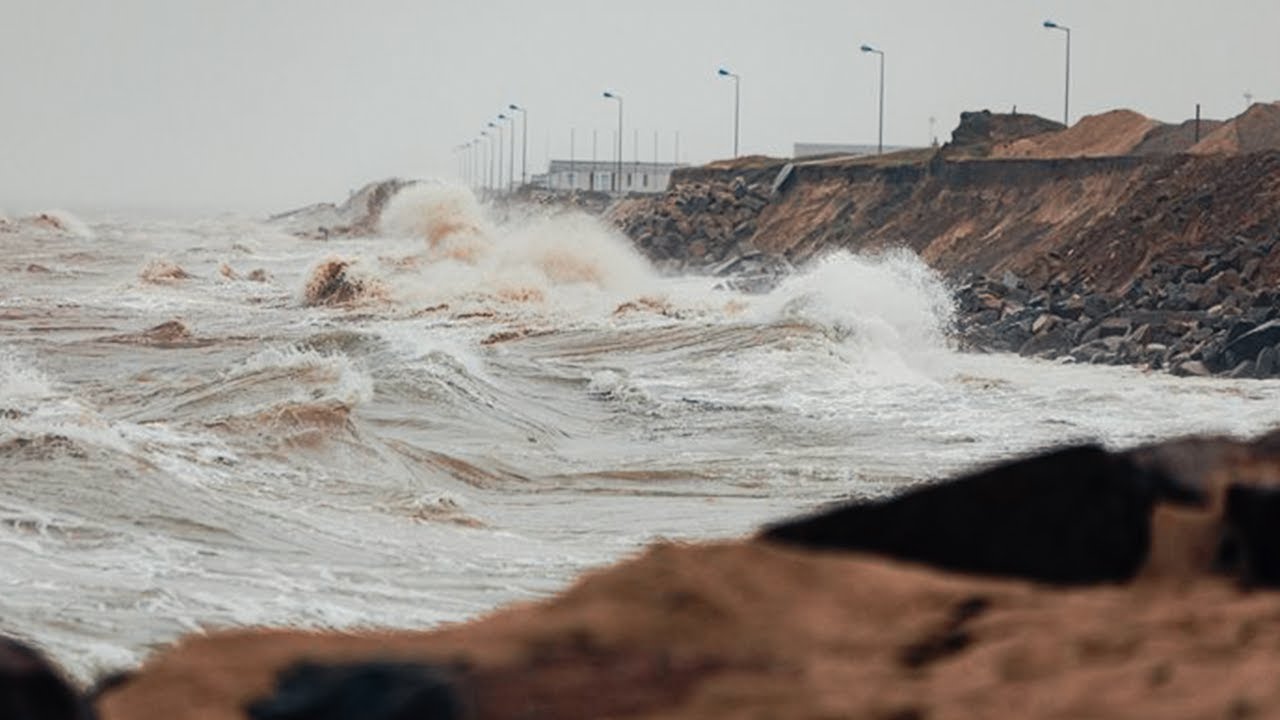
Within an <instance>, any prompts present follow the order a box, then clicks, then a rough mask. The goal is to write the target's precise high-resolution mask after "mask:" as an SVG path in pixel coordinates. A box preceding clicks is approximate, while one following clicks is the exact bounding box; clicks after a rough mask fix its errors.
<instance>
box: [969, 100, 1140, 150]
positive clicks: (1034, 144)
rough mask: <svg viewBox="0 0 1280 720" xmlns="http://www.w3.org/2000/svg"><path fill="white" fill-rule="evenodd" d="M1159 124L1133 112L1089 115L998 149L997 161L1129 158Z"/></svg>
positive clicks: (999, 146) (1115, 111) (1004, 144)
mask: <svg viewBox="0 0 1280 720" xmlns="http://www.w3.org/2000/svg"><path fill="white" fill-rule="evenodd" d="M1159 125H1160V124H1159V123H1158V122H1156V121H1155V120H1152V119H1151V118H1149V117H1147V116H1145V115H1142V114H1140V113H1136V112H1133V111H1132V110H1112V111H1111V112H1107V113H1103V114H1101V115H1088V116H1086V117H1085V118H1084V119H1082V120H1081V121H1080V122H1078V123H1076V124H1075V125H1072V126H1071V127H1069V128H1067V129H1066V130H1062V131H1059V132H1055V133H1048V134H1045V135H1039V136H1035V137H1029V138H1023V139H1020V140H1014V141H1013V142H1009V143H1001V144H999V145H996V146H995V148H993V149H992V151H991V156H992V157H998V158H1069V157H1108V156H1114V155H1129V154H1132V153H1133V150H1134V148H1136V147H1138V146H1139V145H1141V144H1142V141H1143V140H1144V139H1145V138H1146V137H1147V134H1148V133H1150V132H1151V131H1152V130H1154V129H1156V128H1157V127H1159Z"/></svg>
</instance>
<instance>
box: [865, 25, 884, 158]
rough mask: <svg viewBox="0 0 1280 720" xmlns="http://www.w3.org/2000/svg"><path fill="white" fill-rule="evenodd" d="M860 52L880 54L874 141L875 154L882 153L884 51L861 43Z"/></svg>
mask: <svg viewBox="0 0 1280 720" xmlns="http://www.w3.org/2000/svg"><path fill="white" fill-rule="evenodd" d="M862 52H864V53H871V54H873V55H879V56H880V135H879V140H878V141H877V142H876V154H877V155H883V154H884V51H883V50H877V49H875V48H873V47H871V46H870V45H863V46H862Z"/></svg>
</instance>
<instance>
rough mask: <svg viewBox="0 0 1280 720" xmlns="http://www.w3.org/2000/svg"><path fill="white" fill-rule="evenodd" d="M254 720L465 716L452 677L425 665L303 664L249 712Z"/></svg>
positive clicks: (407, 719) (404, 719)
mask: <svg viewBox="0 0 1280 720" xmlns="http://www.w3.org/2000/svg"><path fill="white" fill-rule="evenodd" d="M248 714H249V717H250V718H252V719H253V720H454V719H455V718H462V717H464V713H463V705H462V702H461V700H460V699H459V698H458V697H457V695H456V694H455V692H454V689H453V686H452V683H451V682H450V680H449V678H448V676H447V675H446V674H445V673H444V672H442V671H441V670H439V669H437V668H435V667H433V666H430V665H424V664H419V663H407V662H366V663H353V664H346V665H320V664H316V663H299V664H297V665H294V666H293V667H291V668H289V669H287V670H285V671H284V672H282V673H280V676H279V678H277V684H276V692H275V694H274V695H272V696H271V697H269V698H264V699H262V700H259V701H257V702H255V703H253V704H252V705H250V706H249V708H248Z"/></svg>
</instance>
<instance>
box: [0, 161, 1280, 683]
mask: <svg viewBox="0 0 1280 720" xmlns="http://www.w3.org/2000/svg"><path fill="white" fill-rule="evenodd" d="M50 217H55V216H52V215H50ZM0 241H3V242H4V244H5V247H6V250H7V253H6V257H5V259H4V260H3V261H0V317H2V318H3V319H4V322H3V323H0V468H3V469H0V557H3V558H4V559H3V560H0V568H3V571H4V572H3V573H0V583H3V587H2V588H0V632H4V633H6V634H13V635H17V636H19V637H24V638H28V639H30V640H33V641H35V642H36V643H38V644H40V645H42V646H44V647H46V648H48V649H49V650H50V651H51V652H53V654H54V655H55V656H57V657H58V658H59V659H60V660H62V661H63V662H65V663H66V664H67V665H68V666H69V667H71V668H72V669H73V670H74V671H75V672H77V673H79V674H81V675H82V676H85V677H87V676H89V675H91V674H93V673H95V672H98V671H101V670H106V669H111V668H113V667H118V666H122V665H129V664H132V663H133V662H135V661H136V660H137V659H139V658H140V657H141V656H142V655H143V654H145V653H146V652H147V651H148V650H149V649H151V648H153V647H155V646H156V645H157V644H162V643H164V642H167V641H169V640H171V639H173V638H174V637H176V636H177V635H179V634H182V633H187V632H192V631H198V630H200V629H204V628H211V627H225V626H236V625H249V624H263V623H270V624H294V625H297V624H300V625H306V626H315V627H353V626H355V627H367V626H395V627H424V626H429V625H431V624H434V623H439V622H443V621H454V620H462V619H466V618H469V617H474V616H476V615H477V614H479V613H483V612H486V611H488V610H491V609H493V608H495V607H497V606H499V605H501V604H503V603H507V602H510V601H512V600H518V599H527V598H535V597H540V596H544V595H546V594H548V593H551V592H554V591H556V590H557V589H559V588H560V587H562V586H563V585H564V584H565V583H567V582H569V581H570V580H571V579H572V578H574V577H575V576H576V575H577V574H579V573H580V572H581V571H582V570H584V569H586V568H588V567H592V566H596V565H600V564H603V563H608V562H611V561H614V560H616V559H617V558H619V557H621V556H625V555H626V554H628V553H631V552H634V551H636V550H637V549H639V548H640V547H641V546H643V545H644V544H645V543H647V542H650V541H652V540H654V539H657V538H675V539H699V538H711V537H729V536H737V535H741V534H744V533H749V532H751V531H752V529H753V528H755V527H757V526H758V525H759V523H761V522H763V521H765V520H768V519H774V518H778V517H780V516H784V515H787V514H788V513H792V512H796V511H799V510H802V509H808V508H811V507H813V506H815V505H819V504H822V503H825V502H829V501H832V500H836V499H842V498H847V497H857V496H867V495H877V494H883V493H887V492H894V491H896V490H899V489H901V488H903V487H906V486H909V485H911V484H913V483H918V482H922V481H927V480H930V479H935V478H939V477H944V476H946V475H948V474H950V473H954V472H956V471H959V470H961V469H964V468H968V467H972V466H973V465H975V464H981V463H985V462H989V461H992V460H995V459H999V458H1003V457H1006V456H1008V455H1009V454H1011V453H1017V452H1023V451H1027V450H1031V449H1035V448H1041V447H1046V446H1051V445H1057V444H1061V443H1065V442H1072V441H1083V440H1098V441H1102V442H1104V443H1106V444H1108V445H1111V446H1128V445H1133V444H1136V443H1140V442H1145V441H1149V440H1154V439H1157V438H1163V437H1168V436H1172V435H1178V434H1182V433H1188V432H1222V433H1230V434H1235V435H1248V434H1252V433H1255V432H1258V431H1261V430H1263V429H1266V428H1269V427H1271V426H1273V425H1274V424H1275V423H1276V422H1277V421H1278V420H1280V403H1278V402H1277V399H1280V384H1277V383H1274V382H1258V381H1247V382H1243V381H1242V382H1236V381H1224V380H1187V379H1176V378H1172V377H1167V376H1164V375H1149V374H1143V373H1140V372H1137V371H1134V370H1129V369H1124V368H1104V367H1084V366H1064V365H1057V364H1052V363H1043V362H1033V361H1028V360H1024V359H1020V358H1015V357H1006V356H987V355H966V354H961V353H958V352H956V351H955V350H954V349H953V348H952V344H951V342H950V340H949V338H948V328H949V326H950V323H951V316H952V307H951V299H950V296H949V294H948V292H947V289H946V286H945V284H944V283H943V282H942V281H941V280H940V279H939V278H938V277H937V276H936V275H935V274H934V273H932V271H930V270H929V269H928V268H927V267H926V266H925V265H924V264H923V263H922V262H921V261H920V260H919V259H918V258H916V257H915V256H913V255H911V254H910V253H907V252H891V253H886V254H883V255H879V256H875V257H857V256H852V255H848V254H837V255H832V256H830V257H827V258H826V259H824V260H823V261H821V262H819V263H817V264H815V265H814V266H813V267H810V268H807V269H805V270H804V271H803V272H801V273H799V274H797V275H796V276H794V277H791V278H788V279H786V280H785V281H783V282H782V283H781V284H780V285H779V286H778V287H777V288H776V289H775V290H773V291H772V292H770V293H767V294H763V295H747V294H741V293H738V292H734V291H732V290H727V289H722V288H720V287H719V286H718V280H717V279H714V278H703V277H666V276H662V275H660V274H658V273H657V272H655V271H654V270H653V269H652V268H651V267H650V266H649V265H648V264H647V263H646V262H645V261H644V260H643V258H641V257H640V256H639V255H638V254H637V253H636V252H635V251H634V250H633V249H632V248H631V246H630V245H629V243H628V242H627V241H626V239H625V238H623V237H621V236H619V235H618V234H617V233H616V232H615V231H613V230H611V229H610V228H608V227H606V226H604V225H602V224H601V223H600V222H598V221H597V220H594V219H592V218H589V217H586V216H583V215H578V214H572V213H562V214H551V215H538V214H530V215H527V216H522V217H515V218H511V219H506V220H502V221H499V220H497V219H495V218H494V217H493V216H491V215H490V214H489V213H488V212H487V211H486V209H485V208H484V207H482V205H481V204H480V203H478V202H477V201H476V199H475V198H474V197H472V196H471V195H470V193H469V192H468V191H467V190H465V189H461V188H457V187H452V186H449V185H445V184H434V183H424V184H419V185H415V186H410V187H409V188H407V189H405V190H403V191H402V192H401V194H400V195H399V196H397V197H396V198H393V200H392V201H391V202H390V204H389V205H388V207H387V210H386V212H385V213H384V215H383V221H382V224H381V226H380V227H379V228H378V229H377V234H376V236H375V237H371V238H358V239H349V240H330V241H316V240H307V239H301V238H297V237H294V236H291V235H289V234H287V233H286V232H284V230H283V228H281V227H279V226H276V225H271V224H265V223H260V222H256V221H250V220H237V219H232V218H222V219H218V220H209V221H195V222H183V223H176V222H156V221H145V222H144V221H116V222H108V223H98V224H93V225H92V226H83V223H79V221H77V220H75V218H72V217H70V216H66V215H61V216H56V218H55V219H54V220H43V221H42V220H39V219H35V220H32V219H25V220H19V219H13V218H11V219H10V221H9V222H8V223H5V224H3V225H0ZM333 263H338V264H340V265H341V266H342V272H341V273H338V274H336V275H333V276H331V277H332V278H337V279H340V280H341V282H345V283H347V284H348V286H349V287H350V288H351V292H350V294H349V295H347V296H344V299H342V300H341V301H337V302H330V303H325V302H313V300H314V298H312V297H311V295H310V294H309V288H312V287H314V286H315V281H316V277H317V273H321V272H322V269H323V268H325V267H326V266H331V265H332V264H333ZM335 282H336V280H335Z"/></svg>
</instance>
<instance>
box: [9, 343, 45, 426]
mask: <svg viewBox="0 0 1280 720" xmlns="http://www.w3.org/2000/svg"><path fill="white" fill-rule="evenodd" d="M54 396H55V393H54V389H53V383H51V382H50V381H49V378H48V377H47V376H45V374H44V373H43V372H41V371H40V369H39V368H37V367H36V366H35V363H34V362H32V361H31V360H30V359H28V358H26V357H23V356H21V355H19V354H18V353H16V352H14V351H13V350H12V349H9V348H0V408H5V409H10V410H18V411H21V412H32V411H33V410H35V409H36V408H37V407H38V406H39V405H40V404H41V403H42V402H46V401H48V400H50V399H52V398H53V397H54Z"/></svg>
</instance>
